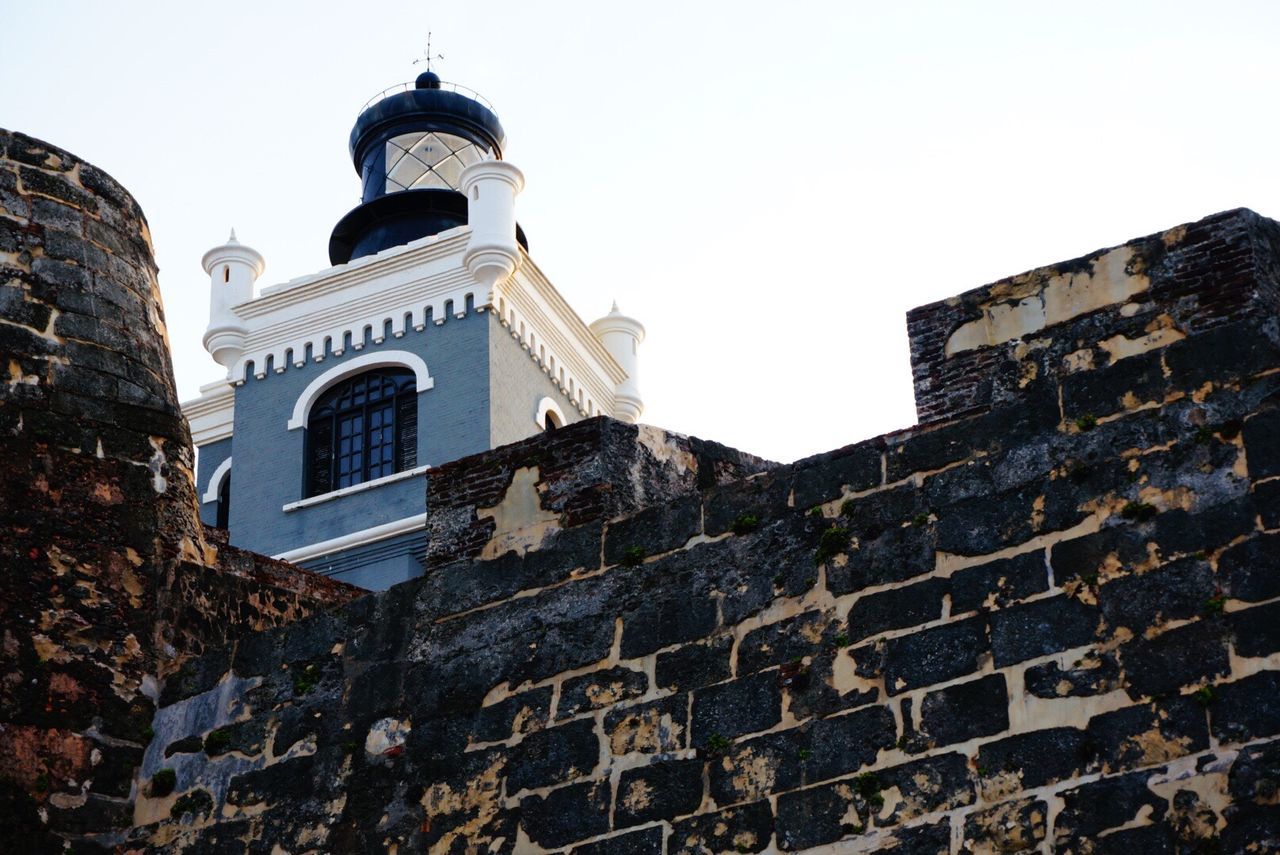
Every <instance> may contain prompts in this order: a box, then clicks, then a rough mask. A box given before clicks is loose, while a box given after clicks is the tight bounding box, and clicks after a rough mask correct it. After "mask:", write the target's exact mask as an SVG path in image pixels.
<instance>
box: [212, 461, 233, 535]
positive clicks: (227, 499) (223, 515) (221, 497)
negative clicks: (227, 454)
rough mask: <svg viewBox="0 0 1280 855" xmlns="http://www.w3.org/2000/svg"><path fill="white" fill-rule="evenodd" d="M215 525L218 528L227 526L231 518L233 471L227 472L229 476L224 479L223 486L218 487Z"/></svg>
mask: <svg viewBox="0 0 1280 855" xmlns="http://www.w3.org/2000/svg"><path fill="white" fill-rule="evenodd" d="M215 519H216V521H215V522H214V526H215V527H216V528H223V529H225V528H226V527H227V524H228V522H229V521H230V520H231V473H230V472H228V473H227V477H225V478H223V479H222V484H221V486H219V487H218V512H217V516H216V518H215Z"/></svg>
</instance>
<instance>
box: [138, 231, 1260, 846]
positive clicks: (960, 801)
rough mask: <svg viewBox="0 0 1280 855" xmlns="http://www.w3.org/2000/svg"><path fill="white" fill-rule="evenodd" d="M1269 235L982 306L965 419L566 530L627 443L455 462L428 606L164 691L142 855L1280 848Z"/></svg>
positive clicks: (315, 637)
mask: <svg viewBox="0 0 1280 855" xmlns="http://www.w3.org/2000/svg"><path fill="white" fill-rule="evenodd" d="M1278 229H1280V227H1277V225H1276V224H1275V223H1272V222H1270V221H1267V220H1263V219H1262V218H1259V217H1257V216H1256V215H1254V214H1252V213H1250V212H1243V211H1241V212H1231V213H1229V214H1225V215H1219V216H1217V217H1212V218H1210V219H1208V220H1206V221H1203V222H1201V223H1197V224H1193V225H1191V226H1186V227H1181V228H1179V229H1174V230H1171V231H1169V232H1165V233H1164V234H1161V235H1157V236H1154V237H1152V238H1146V239H1143V240H1139V241H1135V242H1133V243H1131V244H1128V245H1126V246H1125V247H1123V248H1121V249H1120V250H1113V251H1111V254H1110V255H1109V257H1108V258H1106V259H1103V258H1101V257H1098V258H1094V259H1092V260H1089V261H1088V264H1087V267H1088V269H1089V270H1092V271H1093V273H1092V274H1091V275H1090V276H1089V277H1088V278H1089V279H1090V280H1091V281H1093V280H1096V279H1099V278H1101V279H1103V280H1105V283H1106V285H1105V288H1102V289H1101V291H1098V290H1090V288H1091V287H1092V286H1089V285H1088V284H1087V283H1084V291H1085V293H1083V294H1081V293H1077V294H1075V295H1074V296H1072V295H1071V294H1068V295H1067V297H1068V298H1070V299H1066V300H1065V302H1066V304H1068V308H1066V309H1060V308H1059V309H1054V310H1053V311H1050V310H1049V309H1048V307H1049V306H1050V305H1054V306H1059V307H1061V305H1062V304H1063V299H1062V298H1063V295H1062V294H1061V293H1057V292H1055V291H1054V289H1055V287H1056V286H1055V285H1054V284H1053V283H1055V282H1058V283H1061V282H1062V279H1061V276H1062V275H1064V274H1063V267H1062V266H1059V267H1057V268H1049V269H1046V270H1045V271H1039V272H1036V273H1033V274H1027V275H1026V276H1025V277H1016V278H1015V279H1014V280H1006V281H1005V282H1002V283H997V284H996V285H994V286H991V287H990V288H988V289H985V291H980V292H974V293H971V294H969V295H965V297H963V298H961V299H960V302H959V303H958V304H957V305H963V306H973V307H978V306H983V307H987V309H990V311H989V312H988V313H987V314H986V315H983V314H982V313H980V312H978V311H977V310H976V309H975V310H974V311H972V312H970V311H969V309H967V308H966V309H965V313H962V314H961V315H958V316H957V318H956V319H954V322H953V321H948V322H947V324H945V325H943V326H945V327H946V329H947V332H945V333H939V336H941V338H939V341H943V342H945V343H949V344H950V346H951V353H952V355H953V356H954V355H955V354H962V353H971V352H972V353H988V352H994V351H999V354H1000V356H999V358H998V359H995V360H994V361H993V362H991V363H982V361H981V360H977V361H975V362H974V365H977V366H979V368H981V370H983V371H987V370H989V371H990V373H989V375H988V376H989V377H990V379H991V382H990V383H989V384H987V385H988V386H989V388H990V390H991V393H990V394H989V395H987V394H986V393H983V396H980V399H974V400H978V403H979V404H980V406H972V407H971V406H969V404H968V403H964V404H963V405H962V406H961V405H956V407H955V409H956V410H957V411H959V410H963V411H964V412H968V413H969V415H966V416H964V417H956V418H952V419H950V420H948V421H945V422H934V423H932V424H929V425H925V426H922V427H919V428H915V429H911V430H907V431H902V432H900V433H896V434H891V435H888V436H884V437H878V438H875V439H872V440H868V441H866V442H861V443H858V444H855V445H852V446H849V447H847V448H843V449H840V450H837V451H834V452H831V453H828V454H824V455H820V456H817V457H814V458H810V459H807V460H803V461H800V462H797V463H795V464H791V465H788V466H779V467H772V468H768V467H759V469H760V471H751V469H753V468H755V467H748V471H747V472H745V473H740V476H741V477H733V476H732V475H731V474H730V475H729V476H728V477H726V478H712V477H705V474H706V473H705V467H704V465H703V464H700V463H698V462H697V457H696V456H694V457H691V458H685V460H686V462H685V463H684V464H682V466H683V467H684V468H685V469H686V470H687V471H689V472H694V471H695V470H694V468H692V467H695V466H696V467H697V469H696V471H697V473H698V474H699V475H702V476H704V477H695V478H691V479H689V480H688V481H687V482H686V489H685V490H684V491H683V492H679V491H675V492H671V493H669V494H667V495H665V496H658V497H656V504H648V505H646V504H643V503H639V504H632V505H630V506H629V505H627V504H622V505H620V506H618V507H617V508H615V509H612V510H610V511H607V512H601V513H599V514H597V515H596V516H594V517H593V518H591V519H588V520H584V521H577V520H575V519H574V518H573V517H572V515H567V514H566V513H565V512H564V506H557V507H555V508H553V507H552V500H553V499H554V497H556V496H557V495H559V494H558V493H557V489H556V485H557V484H559V485H561V486H563V485H564V484H566V483H569V481H570V480H571V479H570V478H569V474H570V473H571V471H572V470H571V469H563V470H561V471H560V474H559V475H558V476H557V477H556V478H555V479H552V478H549V477H548V475H547V472H548V471H550V468H551V465H550V463H549V462H548V461H550V460H551V459H553V458H558V459H562V460H563V459H567V457H568V456H574V457H576V459H577V460H579V461H586V462H591V461H597V460H608V459H620V458H625V456H626V455H625V454H622V453H619V454H606V453H603V452H601V451H600V449H601V448H603V447H604V446H605V445H607V442H608V440H609V437H608V436H606V435H605V434H607V431H608V430H609V429H610V426H609V423H608V422H598V421H597V422H591V421H588V422H584V423H582V424H579V425H574V426H572V427H570V428H567V429H565V430H563V431H557V432H556V433H554V434H550V435H546V436H543V437H538V438H535V439H532V440H529V441H528V442H526V443H522V444H521V447H520V453H519V455H514V454H513V453H512V452H511V451H510V450H509V449H505V450H504V449H499V450H497V451H495V452H494V453H493V454H494V457H493V458H492V459H490V460H488V462H487V465H486V456H485V455H481V456H478V457H476V458H471V459H469V460H467V461H463V462H461V463H459V464H458V465H456V466H455V467H453V468H451V469H449V470H448V471H447V472H445V473H443V474H442V477H439V478H438V479H436V480H435V481H434V482H432V487H431V489H432V491H433V493H432V496H431V498H430V500H429V505H432V506H434V507H438V508H444V509H452V513H450V514H447V515H446V516H447V517H448V522H447V523H445V522H442V523H441V528H440V531H439V535H440V536H441V537H442V538H443V539H442V540H441V541H440V545H439V546H438V548H433V552H432V562H433V563H432V567H431V569H429V571H428V573H427V575H426V576H425V577H423V578H421V579H418V580H414V581H411V582H407V583H404V584H402V585H399V586H397V587H395V588H393V589H391V590H389V591H387V592H385V593H383V594H380V595H377V596H370V597H366V598H363V599H361V600H358V601H356V602H354V603H352V604H350V605H348V606H347V607H345V608H343V609H341V610H338V611H334V612H329V613H326V614H323V615H319V616H315V617H312V618H309V619H306V620H303V621H301V622H299V623H297V624H295V625H293V626H291V627H288V628H284V629H280V630H274V631H270V632H266V633H261V634H257V635H250V636H245V637H244V638H242V639H241V640H240V641H239V642H237V643H235V644H232V645H229V646H227V647H225V648H222V649H219V650H215V651H212V652H211V653H210V654H208V655H206V656H205V657H203V658H201V659H198V660H193V661H191V662H189V663H187V665H186V666H184V668H183V670H182V671H181V672H179V673H178V674H177V675H175V676H174V677H172V678H171V679H170V680H168V681H167V682H166V684H165V687H164V695H163V698H162V703H161V707H160V709H159V710H158V711H157V712H156V715H155V719H154V721H153V728H154V732H155V739H154V740H153V741H152V742H151V744H150V745H149V746H148V747H147V750H146V755H145V758H144V762H143V770H142V780H141V781H140V783H139V789H140V791H143V792H145V793H147V794H148V797H146V798H140V799H139V801H138V804H137V808H136V813H135V821H136V823H137V827H136V828H135V829H134V837H133V844H134V847H135V848H136V850H138V851H147V852H160V851H164V852H170V851H191V852H245V851H250V852H269V851H270V852H280V851H284V852H320V851H324V852H350V851H379V852H381V851H387V852H410V851H411V852H418V851H430V852H559V853H574V855H586V853H605V852H608V853H624V855H625V853H668V855H673V853H685V852H697V853H702V852H768V851H787V852H791V851H850V852H852V851H900V852H910V853H932V852H940V853H959V852H1020V851H1041V852H1047V851H1054V852H1063V853H1066V852H1072V853H1077V852H1079V853H1085V852H1175V851H1181V852H1246V851H1255V852H1263V851H1276V849H1277V848H1280V797H1278V795H1277V794H1278V793H1280V703H1277V700H1276V699H1277V696H1278V695H1277V693H1278V692H1280V550H1278V549H1277V543H1278V540H1277V538H1278V537H1280V501H1277V494H1278V492H1280V442H1278V441H1277V437H1278V435H1280V434H1278V432H1280V407H1278V404H1280V344H1278V342H1280V336H1278V335H1277V318H1276V314H1275V302H1274V296H1275V294H1276V293H1277V286H1278V285H1280V282H1278V281H1277V279H1276V271H1277V269H1278V268H1277V260H1278V259H1280V254H1277V253H1276V252H1275V247H1276V245H1277V242H1276V241H1275V236H1276V235H1277V234H1278V233H1280V231H1278ZM1215 236H1216V237H1215ZM1196 247H1200V248H1201V249H1196ZM1173 257H1176V258H1180V259H1182V260H1181V261H1179V262H1178V263H1177V264H1176V265H1174V267H1173V268H1172V269H1176V271H1177V276H1176V277H1174V278H1175V280H1176V282H1177V283H1181V284H1179V285H1177V287H1175V286H1174V285H1172V284H1169V283H1170V282H1171V281H1173V280H1170V279H1168V278H1167V277H1165V278H1161V277H1164V274H1160V275H1159V276H1157V275H1155V274H1154V273H1153V272H1152V271H1154V270H1156V269H1157V268H1160V269H1170V268H1168V265H1171V264H1173V262H1171V261H1169V259H1170V258H1173ZM1099 265H1101V267H1102V268H1103V269H1105V271H1106V273H1105V275H1100V274H1099V273H1098V270H1099ZM1161 265H1164V267H1163V268H1162V267H1161ZM1081 269H1082V270H1083V269H1084V268H1081ZM1050 271H1056V272H1054V273H1051V272H1050ZM1081 275H1084V274H1081ZM1013 282H1016V283H1019V284H1018V285H1017V290H1016V291H1011V290H1010V289H1011V287H1012V286H1011V285H1010V283H1013ZM1036 283H1039V284H1036ZM1161 283H1164V284H1161ZM1073 287H1074V286H1073ZM1037 289H1038V290H1037ZM1011 299H1013V300H1014V301H1015V302H1014V304H1010V303H1009V300H1011ZM1072 300H1074V303H1073V302H1072ZM999 305H1006V306H1007V305H1013V306H1014V311H1016V312H1017V313H1021V315H1022V319H1021V320H1019V321H1017V323H1014V324H1013V325H1012V326H1002V325H1001V324H1004V323H1005V322H1004V321H1001V320H999V318H998V317H996V316H998V315H999V314H1000V311H1003V310H1000V311H996V308H995V307H997V306H999ZM1037 305H1038V307H1039V308H1037ZM1019 306H1020V308H1019ZM1071 306H1074V307H1075V308H1079V307H1080V306H1085V307H1086V308H1085V309H1084V310H1082V311H1079V312H1077V311H1075V309H1074V308H1071ZM932 311H933V312H935V313H937V312H942V311H943V310H942V309H940V308H935V309H933V310H932ZM1037 312H1041V313H1042V315H1043V321H1037V320H1036V313H1037ZM925 314H928V312H926V313H925ZM921 317H923V316H922V315H920V314H918V313H917V314H915V315H914V316H913V323H916V322H917V321H918V320H919V319H920V318H921ZM983 317H987V318H994V320H990V321H982V322H981V323H980V324H977V325H975V326H971V327H966V326H965V325H966V324H970V323H973V322H974V321H979V320H981V319H982V318H983ZM942 328H943V327H942V326H940V327H939V329H942ZM993 328H994V329H995V331H994V332H993V331H992V329H993ZM1011 329H1012V330H1021V332H1018V333H1017V335H1016V336H1015V337H1014V338H1008V339H1006V335H1007V334H1008V331H1009V330H1011ZM993 340H994V341H998V342H999V344H995V345H992V344H989V343H988V342H990V341H993ZM942 346H943V347H944V349H945V344H944V345H942ZM984 364H985V365H987V367H986V368H982V367H981V366H982V365H984ZM991 366H995V367H991ZM981 382H982V383H985V382H986V381H985V380H984V381H981ZM979 385H980V384H979ZM933 391H937V390H936V389H934V390H933ZM997 392H999V394H997ZM925 393H926V394H925V397H924V398H923V400H924V401H925V407H924V408H923V409H925V410H928V409H929V408H930V407H932V406H933V404H930V403H929V400H930V399H929V397H928V396H929V395H930V394H932V393H933V392H932V391H930V390H929V389H926V390H925ZM939 406H940V407H941V405H939ZM948 406H949V405H948ZM943 409H944V410H945V407H944V408H943ZM639 430H640V431H641V433H637V434H635V435H634V436H635V438H634V441H635V442H636V443H637V445H638V446H644V448H646V449H648V451H645V452H643V453H640V452H637V453H636V455H637V457H636V459H639V460H647V459H649V458H650V457H652V456H653V452H654V449H655V448H662V447H667V443H666V442H658V443H654V442H652V439H653V437H652V436H651V435H650V436H646V435H643V432H644V431H646V430H647V429H644V428H641V429H639ZM602 431H604V433H602ZM615 439H616V437H615ZM679 444H680V443H679V441H674V442H673V447H678V446H679ZM574 448H577V451H576V452H575V453H574V454H573V455H569V453H568V452H569V450H572V449H574ZM689 461H693V462H692V463H690V462H689ZM517 464H518V465H517ZM598 471H599V470H597V474H593V475H591V476H590V477H588V478H587V479H586V480H587V481H589V482H592V483H595V484H596V485H600V484H604V483H606V482H605V480H604V479H602V478H601V477H600V476H599V474H598ZM624 471H625V468H624ZM631 471H633V472H634V471H638V470H631ZM429 480H430V479H429ZM631 483H633V482H631V481H628V480H627V479H626V478H624V479H623V481H622V484H623V485H624V486H626V485H630V484H631ZM625 493H626V490H625V489H624V490H620V491H619V495H624V494H625ZM498 508H505V510H504V511H502V512H499V511H498V510H496V509H498ZM552 518H554V522H551V521H550V520H551V519H552ZM501 519H506V520H508V521H511V522H510V524H509V525H505V526H504V525H501V524H498V522H496V521H498V520H501ZM521 520H523V522H521ZM488 521H494V522H493V524H492V525H490V523H489V522H488ZM507 547H511V551H507V552H503V551H502V550H503V549H505V548H507ZM468 581H470V582H471V583H472V584H471V585H470V586H469V587H468V586H467V583H468Z"/></svg>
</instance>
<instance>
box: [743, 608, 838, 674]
mask: <svg viewBox="0 0 1280 855" xmlns="http://www.w3.org/2000/svg"><path fill="white" fill-rule="evenodd" d="M834 620H835V616H834V615H833V614H830V613H827V612H805V613H804V614H800V615H797V616H796V617H793V618H788V619H787V620H782V621H778V622H777V623H773V624H769V625H768V626H762V627H760V628H759V629H756V630H752V631H751V632H749V633H747V634H746V636H744V637H743V639H742V641H741V643H740V644H739V645H738V673H739V674H752V673H754V672H756V671H759V670H761V669H762V668H768V667H771V666H773V665H781V664H783V663H786V662H793V661H796V660H799V659H801V658H803V657H805V656H809V655H812V654H814V653H816V652H817V651H818V650H819V649H821V647H822V646H823V645H824V644H825V645H827V646H830V645H831V644H832V643H833V642H832V639H833V638H834V636H835V632H834V630H833V629H832V627H833V625H834Z"/></svg>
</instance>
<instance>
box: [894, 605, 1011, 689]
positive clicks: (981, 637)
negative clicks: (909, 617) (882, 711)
mask: <svg viewBox="0 0 1280 855" xmlns="http://www.w3.org/2000/svg"><path fill="white" fill-rule="evenodd" d="M884 649H885V653H884V685H885V690H886V691H887V692H888V693H889V694H891V695H896V694H897V693H899V692H903V691H906V690H908V689H915V688H918V687H920V686H930V685H932V684H934V683H942V682H945V681H947V680H953V679H955V678H956V677H963V676H964V675H965V674H972V673H973V672H974V671H976V670H978V660H979V658H980V657H981V656H982V655H983V654H984V653H986V652H987V650H988V642H987V623H986V620H985V619H983V618H980V617H978V618H968V619H966V620H960V621H956V622H954V623H949V624H944V625H942V626H938V627H934V628H933V629H926V630H923V631H921V632H917V633H914V634H912V635H904V636H901V637H899V638H891V639H888V640H887V641H886V642H885V644H884Z"/></svg>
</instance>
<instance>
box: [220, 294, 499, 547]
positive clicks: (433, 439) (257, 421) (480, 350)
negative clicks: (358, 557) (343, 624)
mask: <svg viewBox="0 0 1280 855" xmlns="http://www.w3.org/2000/svg"><path fill="white" fill-rule="evenodd" d="M488 339H489V319H488V318H487V317H486V316H485V315H477V314H474V313H473V314H468V315H467V316H466V317H464V318H450V319H449V320H448V321H447V322H446V323H444V324H442V325H440V326H436V325H435V324H428V325H427V328H426V329H425V330H423V331H422V332H416V331H414V330H412V329H410V330H408V331H406V333H405V335H404V336H403V337H402V338H398V339H397V338H391V337H388V338H386V340H384V341H383V343H382V344H373V343H372V341H371V340H369V339H368V338H366V341H365V347H364V349H363V350H362V351H355V350H353V349H347V350H346V351H345V352H344V353H343V354H342V356H338V357H335V356H333V355H329V356H328V357H327V358H326V359H325V360H324V362H322V363H320V364H316V363H315V362H308V363H307V364H306V365H305V366H303V367H302V368H295V367H293V366H288V367H287V368H286V369H285V371H284V372H283V373H281V374H276V373H274V372H273V371H268V372H267V376H266V377H265V378H263V379H261V380H258V379H256V378H254V377H253V376H252V374H250V375H249V376H248V379H247V381H246V382H245V384H244V385H243V386H240V387H238V388H237V389H236V404H235V407H236V411H235V425H234V437H235V462H234V464H233V474H234V475H235V477H234V479H233V481H232V496H231V518H230V535H231V542H232V543H233V544H234V545H236V546H240V547H243V548H246V549H251V550H253V551H255V552H262V553H265V554H268V555H276V554H279V553H282V552H287V551H289V550H291V549H296V548H298V547H301V546H306V545H308V544H312V543H316V542H319V541H323V540H329V539H331V538H335V537H340V536H342V535H345V534H350V533H352V532H356V531H362V530H364V529H367V528H371V527H373V526H376V525H381V524H383V523H387V522H391V521H393V520H397V519H403V518H405V517H409V516H413V515H414V514H421V513H423V511H424V498H423V497H424V493H425V487H424V484H423V481H422V479H421V478H420V477H418V478H410V479H405V480H402V481H396V482H394V483H391V484H387V485H385V486H382V487H375V488H373V489H371V490H366V491H363V492H359V493H354V494H350V495H346V496H342V497H340V498H337V499H334V500H332V501H328V502H323V503H321V504H318V505H312V506H309V507H305V508H300V509H297V510H293V511H289V512H285V511H283V510H282V508H283V507H284V506H285V505H287V504H289V503H291V502H296V501H298V500H299V499H301V498H303V453H304V447H305V437H304V431H303V430H301V429H298V430H288V429H287V427H286V426H287V423H288V420H289V417H290V415H291V414H292V412H293V407H294V403H295V402H296V401H297V399H298V397H299V395H301V394H302V392H303V390H304V389H305V388H306V387H307V384H309V383H311V381H312V380H314V379H315V378H316V377H318V376H320V375H321V374H323V373H324V372H326V371H329V370H330V369H332V368H333V367H334V366H335V365H341V364H342V362H343V361H345V360H348V359H351V358H354V357H356V356H361V355H365V354H369V353H376V352H377V351H379V350H408V351H411V352H413V353H416V354H418V355H419V356H421V357H422V358H423V359H424V360H425V361H426V363H427V370H428V371H429V372H430V374H431V377H432V379H433V380H434V386H433V388H431V389H429V390H426V391H420V392H419V393H418V465H420V466H421V465H427V464H437V463H441V462H444V461H447V460H454V459H456V458H459V457H463V456H466V455H468V454H474V453H476V452H479V451H484V450H486V449H488V448H489V386H488V377H487V374H488V350H489V342H488ZM210 471H212V470H210ZM206 477H207V476H206Z"/></svg>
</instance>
